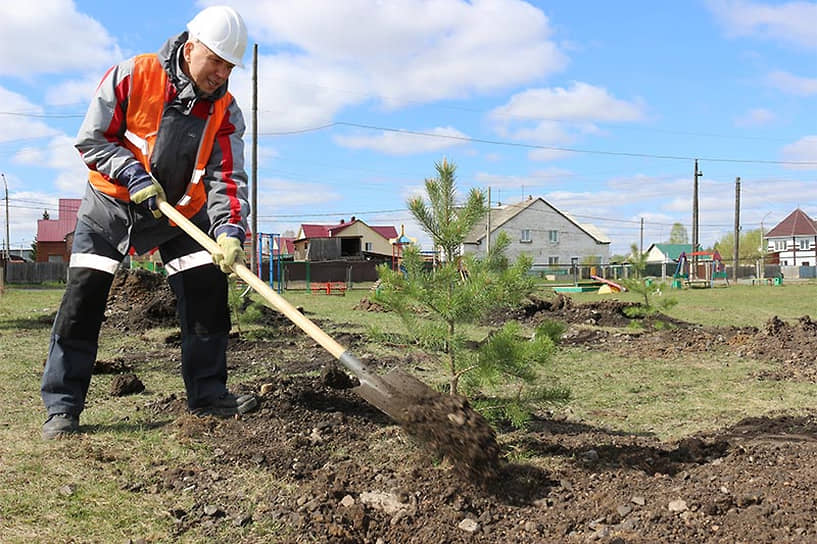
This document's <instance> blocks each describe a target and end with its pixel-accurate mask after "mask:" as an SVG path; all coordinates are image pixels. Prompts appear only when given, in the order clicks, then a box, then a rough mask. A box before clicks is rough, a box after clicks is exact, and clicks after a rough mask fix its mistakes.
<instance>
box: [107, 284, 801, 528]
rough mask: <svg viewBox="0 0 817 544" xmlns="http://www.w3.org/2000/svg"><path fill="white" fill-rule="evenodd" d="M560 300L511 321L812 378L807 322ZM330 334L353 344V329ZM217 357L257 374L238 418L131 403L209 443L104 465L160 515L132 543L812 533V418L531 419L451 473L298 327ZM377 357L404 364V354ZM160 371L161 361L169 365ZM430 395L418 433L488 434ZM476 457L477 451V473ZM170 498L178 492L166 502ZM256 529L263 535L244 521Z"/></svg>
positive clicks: (584, 341) (580, 340) (168, 349)
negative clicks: (647, 319)
mask: <svg viewBox="0 0 817 544" xmlns="http://www.w3.org/2000/svg"><path fill="white" fill-rule="evenodd" d="M123 285H124V284H123ZM146 298H147V297H146ZM129 299H130V300H131V302H130V304H131V305H133V304H135V303H134V302H133V300H134V297H129ZM564 304H567V306H568V308H567V309H565V308H564ZM564 304H563V306H562V308H560V309H555V310H551V309H545V308H540V309H538V310H535V311H531V312H529V313H527V314H525V310H522V314H520V315H518V316H516V317H514V318H517V319H522V320H525V319H529V320H536V319H545V318H548V319H549V318H552V317H553V314H554V313H559V312H561V313H562V315H564V316H571V315H572V316H575V317H573V318H569V319H563V320H564V321H565V322H566V323H568V326H569V328H568V331H567V333H566V340H567V338H569V337H571V335H573V336H572V337H573V338H574V339H577V341H576V342H575V343H574V344H575V345H577V346H582V347H584V348H586V349H602V350H617V349H621V350H630V351H628V353H632V356H634V357H637V356H640V354H642V353H650V354H651V356H655V357H666V358H671V357H673V356H675V355H676V354H677V351H675V348H676V347H677V346H678V345H681V346H685V345H687V344H686V343H687V342H688V343H690V345H695V346H696V347H697V349H700V350H704V351H702V352H705V351H706V350H712V351H716V350H723V349H725V350H734V351H735V352H737V351H740V352H741V353H743V354H745V356H747V357H751V356H755V355H754V354H758V355H757V356H763V357H767V356H768V357H770V358H771V359H772V360H774V361H776V362H777V363H778V366H777V367H776V368H778V370H779V371H778V372H777V373H776V374H775V376H773V377H772V376H759V377H757V379H779V380H806V381H811V380H812V379H813V378H812V373H810V372H808V371H807V367H809V366H811V365H813V361H814V360H815V358H817V344H815V343H814V342H813V340H812V339H811V338H813V335H812V336H811V337H809V335H808V334H807V333H806V332H805V331H807V330H809V329H810V327H811V324H810V323H811V320H810V319H809V320H806V319H801V320H800V321H798V322H796V323H785V322H782V321H780V320H777V321H780V323H778V322H777V321H774V320H770V322H769V323H768V324H767V326H765V327H762V328H759V329H748V328H746V329H728V330H715V329H705V328H702V327H696V326H692V325H688V326H684V325H683V324H681V325H677V326H676V327H675V328H673V329H670V330H650V329H648V328H645V330H644V331H642V332H641V333H640V334H630V333H612V332H609V331H608V330H600V329H595V328H594V325H592V324H590V323H588V322H587V319H589V318H588V317H587V316H588V315H589V316H591V317H590V318H592V319H595V320H596V321H597V322H598V323H604V322H607V321H608V320H609V321H612V320H618V319H620V317H619V314H618V310H617V309H616V308H615V307H614V306H613V305H610V306H609V308H607V307H600V306H593V307H592V308H583V307H581V306H582V305H574V304H573V303H572V301H568V302H566V303H564ZM135 309H136V310H138V308H135ZM607 310H609V314H605V312H606V311H607ZM112 315H115V314H112ZM497 319H501V316H500V317H497ZM570 319H572V321H571V320H570ZM280 326H281V327H285V325H284V324H282V323H281V324H280ZM130 330H131V332H135V331H134V329H133V328H131V329H130ZM584 331H591V332H592V334H590V333H586V332H584ZM329 332H330V334H333V335H336V333H337V332H338V331H335V330H331V331H329ZM345 340H347V342H346V343H347V345H349V346H350V347H351V348H352V349H354V344H355V342H356V337H355V336H354V335H349V336H348V337H346V338H345ZM769 342H771V343H772V345H776V346H778V349H777V351H776V352H775V354H766V352H764V354H763V355H760V353H761V352H760V346H761V345H765V344H764V343H769ZM150 349H151V357H152V358H153V360H154V361H155V357H156V354H157V353H166V354H167V360H168V361H172V360H173V358H174V357H176V359H175V360H178V358H177V352H178V345H177V344H174V343H173V342H168V343H163V344H158V345H156V346H150ZM793 354H796V355H793ZM795 359H797V360H796V361H795ZM126 360H127V369H126V370H123V371H127V372H134V373H137V374H138V373H139V369H140V365H141V364H142V363H146V362H147V361H140V360H139V358H138V357H137V356H132V357H128V358H127V359H126ZM228 361H229V365H230V369H231V372H232V371H234V370H235V369H239V368H241V367H243V366H245V365H255V367H256V368H259V366H258V365H261V366H260V368H263V369H264V370H266V371H268V372H267V374H268V377H267V378H265V379H262V380H258V381H254V382H251V383H250V382H242V383H233V382H231V387H232V388H233V389H234V390H235V391H236V392H248V391H253V392H255V393H257V394H259V398H260V406H259V408H258V410H256V411H254V412H252V413H250V414H246V415H245V416H243V417H242V418H240V419H229V420H218V419H213V418H196V417H191V416H189V415H187V413H186V411H185V401H184V399H183V393H182V392H180V393H179V394H178V395H172V396H170V397H167V398H158V399H157V398H155V397H152V398H150V399H149V400H148V401H146V403H145V404H144V405H143V407H141V408H140V412H141V413H142V417H147V418H149V419H153V420H155V421H156V422H157V423H161V422H165V423H167V424H166V425H165V426H164V427H163V429H165V430H166V432H167V439H168V440H176V441H179V442H181V443H183V444H188V443H189V444H191V445H192V446H194V447H195V448H196V449H197V450H199V451H208V452H210V454H209V456H206V457H205V460H204V461H197V462H195V463H193V462H185V461H183V460H180V461H178V462H176V463H167V464H162V463H159V464H156V465H154V466H152V467H151V469H150V470H149V471H148V472H147V473H140V476H138V477H137V476H130V477H125V476H121V475H120V476H119V478H123V481H121V482H119V484H120V486H121V488H122V489H128V490H131V492H132V493H135V494H136V493H140V494H150V495H155V501H156V502H157V503H160V504H162V505H163V508H164V512H163V515H167V516H169V517H170V519H172V520H173V524H172V530H171V531H172V534H170V535H165V537H164V538H159V539H157V540H151V537H150V536H149V535H145V538H146V541H148V542H152V541H157V542H158V541H175V540H185V539H186V538H187V537H186V536H185V535H188V534H189V533H190V532H191V531H193V530H195V532H196V534H197V535H201V534H204V535H205V537H206V536H207V535H209V536H211V537H212V538H213V539H214V541H215V539H216V538H217V536H218V535H221V534H223V533H224V527H225V526H232V527H241V528H243V531H242V532H240V533H236V532H232V533H231V534H238V535H239V536H237V537H236V539H235V540H234V542H241V543H261V542H285V543H290V542H291V543H300V542H304V543H305V542H333V543H335V542H336V543H370V544H378V543H383V544H386V543H388V544H393V543H417V544H420V543H429V542H434V543H436V542H446V543H474V542H478V543H499V542H503V543H504V542H514V543H548V544H550V543H589V542H600V543H608V544H611V543H617V544H621V543H633V544H634V543H638V544H647V543H650V544H652V543H657V542H660V543H692V542H695V543H712V544H714V543H767V544H772V543H775V544H776V543H784V542H785V543H795V542H797V543H803V542H817V506H815V501H814V491H813V490H814V489H815V488H817V470H815V469H814V467H816V466H817V417H815V415H814V414H812V415H804V416H798V417H793V416H788V415H781V416H778V417H775V416H769V417H762V418H749V419H744V420H743V421H740V422H738V423H737V424H735V425H732V426H729V427H726V428H723V429H720V430H718V431H716V432H706V433H698V434H694V435H692V436H688V437H686V438H684V439H682V440H678V441H661V440H659V439H658V438H656V437H655V436H652V435H649V434H624V433H621V432H618V431H616V430H612V429H607V428H603V427H598V426H593V425H588V424H586V423H584V422H582V421H575V420H572V419H570V418H569V417H568V416H566V415H558V414H544V413H543V414H539V415H538V417H536V418H534V420H533V421H532V423H531V425H530V427H529V428H528V429H527V430H526V431H516V432H511V433H503V432H500V433H499V434H498V435H495V438H496V439H497V441H498V443H499V445H500V446H499V449H498V450H497V451H486V452H473V456H474V459H475V462H473V463H472V465H471V468H472V469H471V470H465V471H463V470H461V468H462V467H458V466H457V465H456V464H455V463H452V461H451V460H450V459H448V458H446V456H445V455H439V456H435V455H429V453H428V450H427V448H425V447H424V446H423V443H422V441H417V440H415V439H414V438H412V436H411V434H409V433H407V432H405V430H404V429H403V428H401V427H400V426H398V425H395V424H394V422H392V421H391V420H390V419H388V418H387V417H386V416H385V415H383V414H382V413H381V412H379V411H378V410H376V409H375V408H373V407H372V406H370V405H368V404H367V403H366V402H364V401H363V400H362V399H361V398H360V397H358V396H357V395H356V394H355V393H354V392H353V391H352V389H351V388H350V387H351V386H352V385H354V383H353V380H347V379H344V378H343V377H342V376H341V375H339V374H338V373H337V372H336V371H332V372H330V371H326V370H325V369H327V368H328V367H329V366H331V365H332V364H333V363H334V361H333V358H332V357H331V356H329V355H327V354H325V353H324V352H323V350H322V348H320V347H318V346H315V344H314V342H313V341H311V340H310V339H308V338H307V337H306V336H305V335H301V334H297V333H294V332H293V331H292V330H287V331H286V332H284V333H280V334H279V333H276V332H275V330H272V331H271V332H270V336H269V337H268V338H265V339H261V340H252V341H249V340H241V339H240V338H238V337H232V338H231V343H230V347H229V353H228ZM388 363H389V366H395V365H399V364H401V363H402V364H403V365H404V366H405V367H406V368H407V369H411V367H412V366H413V364H414V362H413V361H411V360H409V358H408V356H407V357H406V360H404V361H400V360H390V361H388ZM166 370H167V372H176V371H177V368H176V365H175V363H171V362H169V363H168V367H167V369H166ZM146 385H147V386H148V389H149V384H146ZM439 402H440V403H441V405H440V406H436V407H433V406H432V407H429V410H430V412H426V411H424V409H423V408H422V407H418V409H417V411H416V412H413V413H412V414H411V417H409V418H408V420H409V421H416V422H417V423H418V424H424V426H423V428H424V429H430V431H429V433H430V436H429V437H427V439H430V440H432V441H433V440H437V441H438V442H440V443H445V442H446V441H451V442H452V443H453V444H454V447H460V446H462V445H463V444H465V445H468V446H470V445H473V444H480V443H483V444H484V443H488V444H490V443H491V440H490V439H491V438H493V437H488V436H484V435H482V434H481V433H482V432H483V431H481V430H480V431H479V432H477V433H476V435H477V436H475V437H471V436H469V435H468V431H467V429H469V428H470V427H469V425H470V423H471V419H470V418H471V417H473V416H472V414H474V413H473V412H471V411H470V408H468V407H467V406H466V404H467V403H463V402H462V401H461V400H460V399H456V398H446V397H442V398H441V399H440V400H439ZM439 414H445V422H444V423H445V425H443V427H445V428H448V429H450V428H451V424H452V423H453V424H455V425H456V426H460V427H463V428H464V429H466V431H464V433H463V434H464V436H463V437H458V436H445V435H444V434H442V433H438V434H435V432H434V429H436V428H437V427H436V426H435V424H434V422H436V421H438V419H437V418H439ZM448 414H451V418H449V415H448ZM474 421H475V422H476V427H475V428H478V429H482V427H481V425H480V424H479V422H478V421H476V420H474ZM429 422H431V424H430V425H429ZM490 432H491V433H493V431H490ZM461 439H462V441H460V440H461ZM481 441H482V442H481ZM493 443H494V444H495V443H496V442H493ZM489 449H490V447H489ZM534 457H535V458H536V459H537V462H535V463H534V462H531V461H530V459H532V458H534ZM182 459H184V458H182ZM480 459H484V460H487V461H486V463H485V465H484V469H485V470H482V469H481V468H480V467H483V465H481V464H480V461H479V460H480ZM494 461H498V463H497V464H495V463H494ZM248 470H252V471H256V472H260V473H261V474H263V475H267V476H268V477H267V478H263V477H262V479H264V480H265V482H266V484H265V485H255V486H252V484H251V483H248V482H247V481H245V476H246V474H247V471H248ZM237 474H240V475H241V476H237ZM491 475H493V476H494V477H493V478H491V477H490V476H491ZM124 478H130V479H124ZM182 493H184V494H185V495H184V496H188V495H187V494H192V495H193V496H194V500H190V501H182V500H180V499H179V497H180V496H181V494H182ZM273 526H274V527H277V528H278V529H277V532H276V533H275V534H274V535H270V534H268V533H266V534H265V533H263V532H258V531H256V528H260V527H273ZM240 535H243V536H240Z"/></svg>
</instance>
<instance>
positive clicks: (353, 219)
mask: <svg viewBox="0 0 817 544" xmlns="http://www.w3.org/2000/svg"><path fill="white" fill-rule="evenodd" d="M354 222H355V216H354V215H353V216H352V223H354Z"/></svg>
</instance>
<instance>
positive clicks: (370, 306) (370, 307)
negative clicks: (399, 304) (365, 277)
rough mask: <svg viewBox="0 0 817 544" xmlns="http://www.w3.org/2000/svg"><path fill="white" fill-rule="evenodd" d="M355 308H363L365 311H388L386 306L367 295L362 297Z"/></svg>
mask: <svg viewBox="0 0 817 544" xmlns="http://www.w3.org/2000/svg"><path fill="white" fill-rule="evenodd" d="M353 309H354V310H362V311H364V312H385V311H387V310H386V308H384V307H383V306H381V305H380V304H378V303H377V302H372V301H371V300H369V299H368V298H366V297H363V298H362V299H360V302H358V303H357V304H355V306H354V308H353Z"/></svg>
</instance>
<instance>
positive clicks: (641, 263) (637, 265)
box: [627, 244, 647, 278]
mask: <svg viewBox="0 0 817 544" xmlns="http://www.w3.org/2000/svg"><path fill="white" fill-rule="evenodd" d="M627 262H628V263H630V266H632V269H633V273H634V275H635V277H636V278H640V277H641V276H643V275H644V271H645V270H646V269H647V253H646V252H644V253H641V252H640V251H639V250H638V246H637V245H636V244H632V245H631V246H630V254H629V255H628V256H627Z"/></svg>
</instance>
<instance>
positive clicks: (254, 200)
mask: <svg viewBox="0 0 817 544" xmlns="http://www.w3.org/2000/svg"><path fill="white" fill-rule="evenodd" d="M251 168H252V184H251V185H252V189H250V191H251V193H252V195H251V197H250V199H251V204H250V211H251V212H252V223H251V224H250V230H251V231H252V243H251V244H250V251H252V255H251V256H250V270H252V271H253V272H255V273H259V272H261V270H260V266H259V267H258V268H256V262H255V260H256V258H257V255H258V44H257V43H254V44H253V46H252V167H251ZM269 273H270V284H272V244H270V269H269ZM258 275H259V277H260V276H261V274H258Z"/></svg>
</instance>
